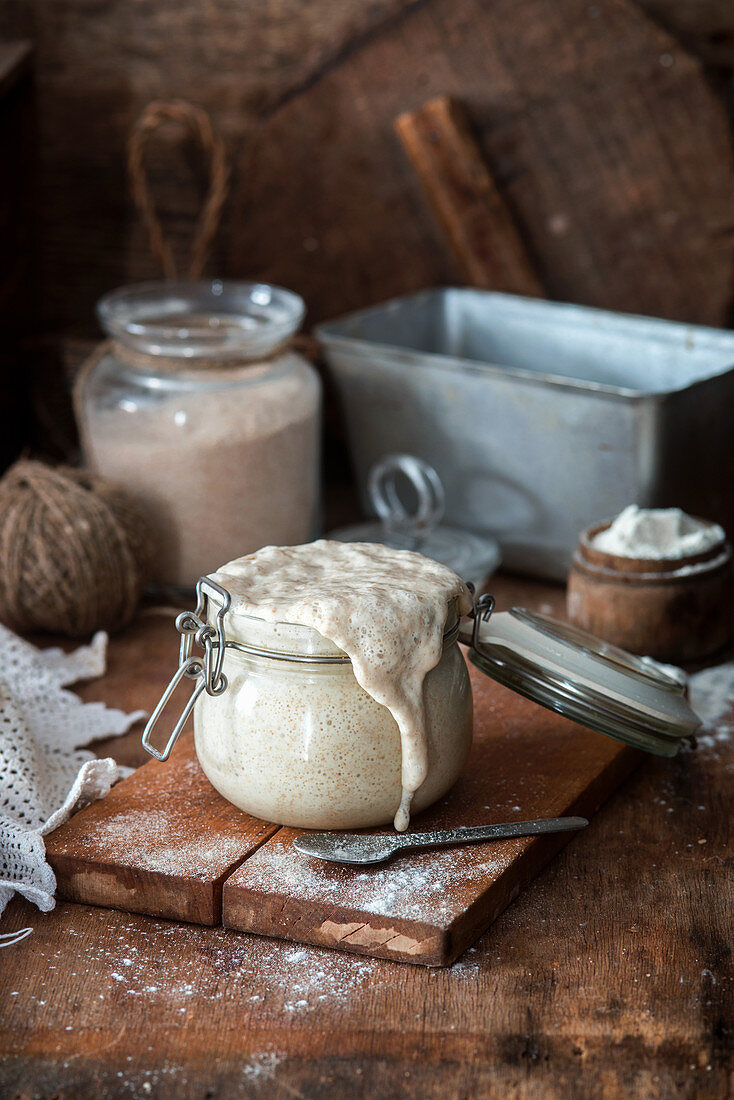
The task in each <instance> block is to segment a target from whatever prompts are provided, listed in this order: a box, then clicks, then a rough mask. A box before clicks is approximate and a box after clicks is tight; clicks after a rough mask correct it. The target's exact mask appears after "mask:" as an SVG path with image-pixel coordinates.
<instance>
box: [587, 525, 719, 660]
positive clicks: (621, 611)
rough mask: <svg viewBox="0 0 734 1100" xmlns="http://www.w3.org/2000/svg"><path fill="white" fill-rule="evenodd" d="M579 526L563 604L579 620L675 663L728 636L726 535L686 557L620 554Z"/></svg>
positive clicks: (710, 649)
mask: <svg viewBox="0 0 734 1100" xmlns="http://www.w3.org/2000/svg"><path fill="white" fill-rule="evenodd" d="M611 523H612V520H606V521H605V522H603V523H597V524H594V525H593V526H592V527H589V528H588V530H586V531H584V532H583V534H582V535H581V537H580V539H579V543H578V546H577V548H576V551H575V553H574V555H573V564H572V566H571V572H570V573H569V576H568V593H567V597H566V607H567V611H568V617H569V619H570V620H571V622H572V623H574V624H575V625H576V626H580V627H582V628H583V629H584V630H588V631H590V632H591V633H592V634H596V635H597V637H599V638H602V639H604V640H605V641H608V642H612V643H613V644H614V645H617V646H621V647H622V648H623V649H627V650H629V651H630V652H631V653H637V654H640V655H647V656H650V657H655V658H657V659H658V660H660V661H671V662H674V663H676V664H680V663H684V662H686V661H697V660H699V659H701V658H703V657H708V656H710V655H711V654H712V653H716V652H718V651H719V650H720V649H723V648H724V646H726V645H728V643H729V642H730V641H731V638H732V623H733V620H734V606H733V604H732V591H733V590H732V550H731V546H730V545H729V543H728V542H727V541H726V539H725V538H723V537H722V539H721V540H720V541H719V542H718V543H716V544H715V545H714V546H712V547H711V548H710V549H709V550H706V551H705V552H704V553H701V554H694V555H691V556H689V557H685V558H654V559H650V558H625V557H620V556H619V555H617V554H607V553H605V552H604V551H603V550H598V549H597V548H596V547H595V546H594V545H593V539H594V537H595V536H596V535H598V534H599V532H600V531H604V530H605V529H606V528H607V527H609V526H610V525H611Z"/></svg>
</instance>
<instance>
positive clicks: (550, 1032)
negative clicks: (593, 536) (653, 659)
mask: <svg viewBox="0 0 734 1100" xmlns="http://www.w3.org/2000/svg"><path fill="white" fill-rule="evenodd" d="M493 590H494V591H495V592H496V594H497V596H498V603H499V605H500V606H507V605H508V604H510V603H524V604H525V605H526V606H530V607H533V608H535V609H543V610H545V611H549V612H551V613H556V614H558V613H560V611H561V610H562V606H563V593H562V591H561V590H560V589H553V588H549V587H546V586H542V585H537V584H530V583H528V582H519V581H513V580H511V579H507V578H504V579H503V578H500V579H498V580H497V583H496V584H493ZM174 660H175V642H174V636H173V630H172V627H171V623H170V618H168V617H165V616H161V615H155V614H151V613H148V614H146V615H144V616H143V617H141V618H140V619H139V620H138V622H137V623H136V624H135V625H134V626H133V627H132V628H131V629H129V630H128V631H127V632H125V634H123V635H122V636H121V637H119V638H116V639H115V640H114V641H113V642H112V644H111V646H110V654H109V672H108V674H107V675H106V676H105V677H104V679H102V680H100V681H97V682H96V683H92V684H88V685H85V686H84V687H83V688H81V689H80V694H81V695H82V696H83V697H84V698H85V699H103V700H105V701H106V702H108V703H110V704H114V705H117V706H121V707H127V708H130V709H132V708H134V707H143V708H146V707H150V706H151V705H152V704H153V703H154V702H155V700H156V698H157V697H158V694H159V692H160V688H161V684H162V682H163V680H164V677H165V676H166V674H167V673H168V671H169V670H170V667H171V665H172V663H173V661H174ZM729 683H731V676H729ZM716 694H717V693H716V692H711V691H710V692H709V705H710V706H711V707H714V708H715V706H716ZM718 694H719V696H720V695H721V692H719V693H718ZM718 709H719V710H720V711H721V710H722V707H721V706H719V707H718ZM728 722H729V725H730V726H732V725H734V718H732V717H730V718H729V719H728ZM718 727H719V730H718V732H716V731H710V730H709V731H706V732H705V734H704V736H703V737H702V738H700V740H699V746H698V748H697V749H696V750H695V751H685V752H684V753H683V754H682V755H681V756H680V757H679V758H677V759H676V760H673V761H666V760H662V761H661V760H652V759H651V760H649V761H646V762H645V763H644V764H643V765H642V766H641V767H640V768H639V770H638V771H637V772H636V774H635V775H634V776H633V778H632V779H631V780H630V781H629V782H628V783H627V784H626V786H625V787H624V788H623V789H622V790H621V791H620V792H619V793H618V794H617V795H616V796H615V797H613V798H612V800H611V801H610V802H609V803H607V805H606V806H605V807H603V809H602V811H601V812H600V813H599V815H598V816H597V817H596V818H595V819H594V821H593V822H592V824H591V826H590V827H589V828H588V829H587V830H586V831H585V832H584V833H583V834H580V835H579V836H577V837H576V838H575V839H574V840H573V841H572V842H571V843H570V844H569V845H568V847H567V848H566V849H565V850H564V851H563V852H562V853H561V854H560V856H558V857H557V858H556V859H555V860H554V861H553V862H552V863H551V864H550V865H549V866H548V868H547V869H546V870H545V872H544V873H543V874H542V875H541V876H540V878H539V879H537V880H536V882H535V883H533V884H532V885H531V886H530V887H529V888H528V889H527V890H526V891H525V893H524V894H523V895H522V896H521V897H520V898H518V900H517V901H516V902H515V903H514V904H513V905H511V906H510V908H509V909H508V910H506V912H505V913H504V914H503V915H502V916H501V917H500V918H499V919H498V920H497V921H496V922H495V924H494V925H493V926H492V927H491V928H490V930H489V931H488V932H487V933H486V934H485V935H484V936H483V938H482V939H481V940H480V941H479V942H478V943H477V945H476V947H475V948H473V949H471V950H470V951H469V952H468V953H467V954H466V955H464V956H463V958H462V959H460V960H459V962H458V963H457V964H456V965H454V966H453V967H452V968H450V969H448V970H429V969H425V968H423V967H416V966H409V965H405V964H399V963H391V962H383V961H380V960H377V959H366V958H361V957H358V956H348V955H339V954H336V953H333V952H330V951H328V950H322V949H318V948H307V947H302V946H298V945H294V944H288V943H282V942H278V941H275V940H269V939H261V938H259V937H255V936H247V935H243V934H239V933H235V932H227V931H224V930H222V929H207V928H201V927H194V926H187V925H181V924H176V923H171V922H167V921H162V920H154V919H151V918H148V917H143V916H134V915H130V914H127V913H120V912H115V911H113V910H104V909H95V908H89V907H85V906H79V905H70V904H60V905H58V906H57V907H56V909H55V910H54V911H53V912H52V913H48V914H46V915H43V914H40V913H39V912H38V911H37V910H36V909H34V908H33V907H32V906H31V905H29V904H26V903H24V902H20V901H18V900H16V901H14V902H12V903H11V905H10V906H9V908H8V910H7V912H6V914H5V916H4V917H3V919H2V921H1V922H0V930H1V931H4V932H6V931H9V930H11V929H16V928H20V927H22V926H24V925H31V926H32V927H33V929H34V931H33V934H32V935H31V936H30V937H29V938H28V939H26V940H25V941H24V942H22V943H21V944H19V945H18V946H15V947H12V948H7V949H6V950H4V951H3V952H2V953H0V971H1V974H0V1052H2V1055H3V1058H2V1064H1V1065H0V1095H1V1096H2V1097H4V1098H5V1097H8V1098H10V1097H13V1098H17V1100H21V1098H22V1100H31V1098H36V1097H38V1098H44V1100H51V1098H56V1100H83V1098H92V1097H94V1098H95V1100H102V1098H106V1097H134V1098H147V1097H155V1098H160V1100H167V1098H169V1097H175V1098H176V1100H189V1098H190V1100H204V1098H211V1100H214V1098H227V1100H229V1098H230V1097H239V1096H247V1097H255V1098H259V1100H271V1098H272V1100H285V1098H293V1097H297V1098H298V1097H301V1098H311V1097H318V1098H319V1100H332V1098H333V1100H342V1098H352V1097H354V1098H360V1097H363V1098H367V1097H369V1098H379V1100H389V1098H391V1097H398V1096H400V1097H415V1098H420V1100H453V1098H459V1097H461V1098H469V1097H486V1096H497V1097H510V1096H511V1097H545V1096H564V1097H572V1098H575V1097H579V1098H584V1100H586V1098H593V1097H604V1098H606V1097H612V1096H625V1097H629V1096H635V1097H657V1096H662V1097H724V1096H730V1095H732V1090H733V1089H734V1058H733V1057H732V1033H731V1028H732V1013H731V1008H732V996H733V994H734V973H733V972H732V969H731V940H732V927H733V926H734V921H733V920H732V905H731V901H732V893H733V882H732V877H731V865H732V848H731V843H730V840H729V819H730V816H731V808H732V794H731V790H732V773H733V772H734V739H731V740H730V739H729V738H728V737H727V724H726V720H725V715H724V714H721V715H720V717H719V721H718ZM111 746H114V748H112V747H111ZM99 751H100V753H101V754H104V753H105V752H106V751H111V752H113V753H114V754H115V755H116V757H117V758H118V759H119V760H120V761H122V762H126V763H140V762H142V760H143V756H144V754H143V753H142V750H141V749H140V746H139V730H138V731H136V732H133V733H131V734H129V735H127V736H126V737H124V738H122V739H120V740H117V741H113V742H107V743H104V744H101V745H100V746H99Z"/></svg>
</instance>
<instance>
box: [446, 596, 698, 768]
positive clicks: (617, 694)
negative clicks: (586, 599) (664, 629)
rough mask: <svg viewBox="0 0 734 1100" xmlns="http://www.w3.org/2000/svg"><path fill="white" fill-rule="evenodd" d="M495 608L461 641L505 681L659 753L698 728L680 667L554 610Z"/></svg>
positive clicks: (484, 611)
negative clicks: (544, 612)
mask: <svg viewBox="0 0 734 1100" xmlns="http://www.w3.org/2000/svg"><path fill="white" fill-rule="evenodd" d="M482 601H484V603H483V602H482ZM492 609H493V602H491V597H490V598H489V599H488V598H487V597H483V598H482V599H480V600H479V601H478V602H477V606H476V611H475V618H474V622H473V624H470V625H468V626H462V630H461V640H462V641H464V642H466V643H467V644H468V645H469V646H470V653H469V657H470V660H471V661H472V663H473V664H474V665H476V667H477V668H479V669H481V671H482V672H484V673H486V674H487V675H488V676H490V677H491V678H492V679H493V680H497V681H498V682H499V683H501V684H504V685H505V687H509V688H510V689H511V690H513V691H516V692H517V693H518V694H520V695H524V696H525V697H526V698H528V699H531V700H532V701H533V702H535V703H539V704H540V705H541V706H544V707H546V708H547V709H549V710H554V711H556V712H557V713H559V714H562V715H564V717H566V718H571V719H573V721H575V722H580V723H581V724H582V725H584V726H588V727H589V728H590V729H593V730H596V731H597V732H599V733H604V734H607V735H609V736H610V737H614V738H616V740H618V741H622V742H624V743H625V744H627V745H632V746H634V747H635V748H638V749H643V750H645V751H646V752H650V753H654V754H655V755H657V756H675V754H676V752H677V751H678V748H679V746H680V742H681V740H683V739H684V738H686V737H690V736H691V734H693V733H694V732H695V731H696V730H697V729H698V727H699V725H700V720H699V718H698V716H697V715H696V714H695V713H694V711H693V710H692V709H691V707H690V706H689V704H688V701H687V699H686V696H685V691H686V678H685V674H684V673H683V672H681V671H680V670H679V669H676V668H673V667H671V666H669V665H661V664H659V663H658V662H657V661H653V660H652V659H651V658H649V657H636V656H634V655H633V654H631V653H627V652H626V651H625V650H622V649H619V648H617V647H616V646H613V645H610V644H608V643H607V642H603V641H601V640H600V639H599V638H596V637H594V635H592V634H588V633H587V632H586V631H584V630H579V629H578V628H577V627H573V626H569V625H568V624H566V623H562V622H559V621H558V620H556V619H552V618H550V617H549V616H547V615H540V614H538V613H536V612H532V611H527V610H525V609H524V608H521V607H514V608H512V610H510V611H503V612H499V613H498V614H492Z"/></svg>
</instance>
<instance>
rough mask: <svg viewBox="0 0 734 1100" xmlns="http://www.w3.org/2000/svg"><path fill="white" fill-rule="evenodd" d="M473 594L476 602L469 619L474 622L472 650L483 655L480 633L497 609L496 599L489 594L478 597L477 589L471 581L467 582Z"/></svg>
mask: <svg viewBox="0 0 734 1100" xmlns="http://www.w3.org/2000/svg"><path fill="white" fill-rule="evenodd" d="M466 587H467V588H468V589H469V591H470V592H471V597H472V599H473V601H474V607H473V608H472V610H471V611H470V612H469V617H470V618H471V619H473V620H474V623H473V626H472V635H471V643H470V644H471V648H472V649H473V650H475V651H476V652H477V653H482V643H481V640H480V638H479V631H480V628H481V625H482V623H486V622H487V621H488V619H489V618H490V616H491V615H492V612H493V611H494V608H495V598H494V596H490V594H489V592H485V593H484V594H483V595H482V596H479V597H477V596H476V595H475V591H476V590H475V587H474V585H473V584H472V583H471V581H469V582H467V586H466Z"/></svg>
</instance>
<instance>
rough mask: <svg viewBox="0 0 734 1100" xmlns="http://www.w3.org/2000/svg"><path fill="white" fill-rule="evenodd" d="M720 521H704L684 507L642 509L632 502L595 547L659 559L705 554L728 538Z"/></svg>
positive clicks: (627, 555)
mask: <svg viewBox="0 0 734 1100" xmlns="http://www.w3.org/2000/svg"><path fill="white" fill-rule="evenodd" d="M724 537H725V536H724V531H723V529H722V528H721V527H719V525H718V524H717V523H702V522H701V521H700V520H697V519H694V518H693V517H692V516H689V515H686V513H685V512H683V511H681V509H680V508H638V507H637V505H636V504H631V505H630V506H629V507H628V508H625V509H624V511H623V512H620V514H619V515H618V516H617V518H616V519H615V520H614V522H613V523H612V524H611V526H610V527H607V528H606V529H605V530H604V531H600V532H599V533H598V534H597V535H595V536H594V538H593V539H592V545H593V547H594V549H595V550H601V551H602V552H603V553H605V554H616V555H618V556H619V557H622V558H643V559H648V560H650V561H659V560H662V559H667V558H687V557H691V556H692V555H695V554H703V553H705V551H707V550H710V549H711V548H712V547H714V546H716V545H717V544H718V543H720V542H722V541H723V539H724Z"/></svg>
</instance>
